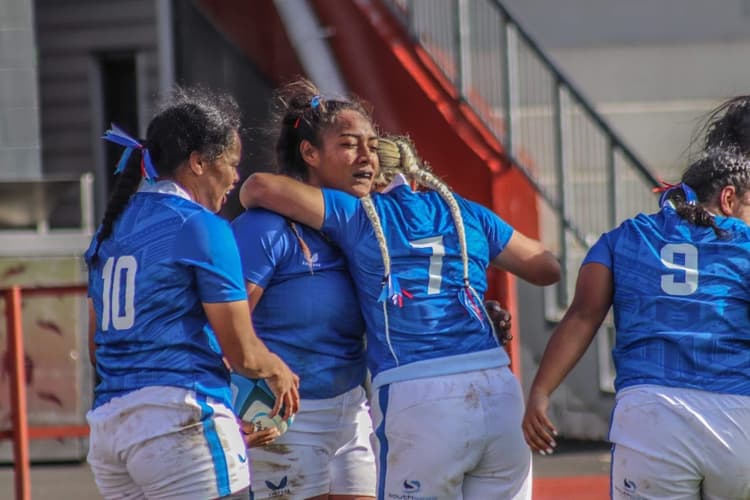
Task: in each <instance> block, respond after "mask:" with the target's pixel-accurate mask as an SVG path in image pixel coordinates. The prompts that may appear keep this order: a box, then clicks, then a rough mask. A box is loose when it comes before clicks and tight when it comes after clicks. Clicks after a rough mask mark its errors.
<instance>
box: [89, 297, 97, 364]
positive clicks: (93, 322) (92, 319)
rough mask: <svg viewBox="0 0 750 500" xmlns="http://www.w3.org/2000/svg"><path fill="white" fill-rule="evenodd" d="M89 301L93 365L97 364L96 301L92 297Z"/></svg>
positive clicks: (90, 349)
mask: <svg viewBox="0 0 750 500" xmlns="http://www.w3.org/2000/svg"><path fill="white" fill-rule="evenodd" d="M88 302H89V362H91V366H96V342H95V341H94V337H95V336H96V310H95V309H94V301H93V300H91V299H90V298H89V299H88Z"/></svg>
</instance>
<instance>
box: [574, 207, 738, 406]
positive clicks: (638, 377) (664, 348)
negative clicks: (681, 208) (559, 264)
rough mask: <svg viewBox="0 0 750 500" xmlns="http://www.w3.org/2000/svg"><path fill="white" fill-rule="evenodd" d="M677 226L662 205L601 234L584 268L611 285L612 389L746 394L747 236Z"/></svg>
mask: <svg viewBox="0 0 750 500" xmlns="http://www.w3.org/2000/svg"><path fill="white" fill-rule="evenodd" d="M715 221H716V224H717V226H718V227H719V228H720V229H722V230H724V231H726V235H725V236H723V237H722V236H718V235H717V234H716V233H715V232H714V230H713V229H712V228H710V227H702V226H696V225H694V224H690V223H688V222H687V221H685V220H683V219H682V218H681V217H680V216H679V215H677V214H676V213H675V211H674V209H673V208H672V207H670V206H665V207H664V208H663V209H662V210H661V211H660V212H658V213H656V214H652V215H644V214H640V215H638V216H637V217H634V218H632V219H628V220H626V221H625V222H623V223H622V224H621V225H620V226H619V227H618V228H616V229H614V230H612V231H610V232H608V233H605V234H603V235H602V236H601V238H600V239H599V241H597V242H596V244H595V245H594V246H593V247H592V248H591V250H589V253H588V255H587V256H586V258H585V259H584V262H583V265H586V264H590V263H598V264H602V265H604V266H607V267H608V268H609V269H610V270H611V272H612V277H613V283H614V296H613V300H612V303H613V309H614V319H615V330H616V332H617V335H616V343H615V348H614V349H613V352H612V356H613V358H614V362H615V367H616V369H617V378H616V379H615V388H616V389H617V390H618V391H619V390H621V389H623V388H625V387H629V386H632V385H639V384H657V385H662V386H669V387H683V388H692V389H698V390H704V391H711V392H717V393H728V394H737V395H750V361H749V358H748V352H750V330H748V328H747V325H748V315H749V314H750V279H748V277H750V227H748V226H747V225H746V224H745V223H744V222H743V221H741V220H739V219H736V218H731V217H721V216H716V218H715Z"/></svg>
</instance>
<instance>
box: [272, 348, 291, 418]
mask: <svg viewBox="0 0 750 500" xmlns="http://www.w3.org/2000/svg"><path fill="white" fill-rule="evenodd" d="M271 356H274V357H275V358H276V364H277V366H276V369H275V370H274V375H271V376H270V377H268V378H267V379H266V383H267V384H268V387H269V388H270V389H271V392H273V395H274V396H276V404H275V405H274V407H273V410H272V411H271V414H270V415H269V417H271V418H273V417H275V416H276V415H278V414H279V411H280V410H281V409H282V408H283V409H284V414H283V415H282V416H281V417H282V418H283V419H284V420H288V419H289V418H290V417H291V416H292V415H294V414H295V413H297V412H298V411H299V377H298V376H297V374H296V373H294V372H293V371H292V370H290V369H289V367H288V366H287V365H286V363H284V362H283V361H282V360H281V358H280V357H278V356H276V355H275V354H271Z"/></svg>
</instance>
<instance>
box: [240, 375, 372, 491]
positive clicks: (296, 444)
mask: <svg viewBox="0 0 750 500" xmlns="http://www.w3.org/2000/svg"><path fill="white" fill-rule="evenodd" d="M371 439H372V421H371V420H370V414H369V408H368V406H367V400H366V397H365V391H364V389H362V387H355V388H354V389H352V390H350V391H348V392H346V393H344V394H342V395H340V396H337V397H335V398H328V399H303V400H301V401H300V411H299V413H297V414H296V415H295V416H294V423H293V424H292V425H291V426H290V427H289V430H288V431H287V432H286V433H285V434H284V435H282V436H281V437H279V438H277V439H276V440H275V441H274V442H273V443H271V444H270V445H268V446H263V447H257V448H250V449H249V450H248V453H249V454H250V460H251V468H252V476H253V484H252V492H253V498H254V500H263V499H268V498H280V497H281V498H285V499H291V500H296V499H304V498H310V497H314V496H317V495H326V494H330V495H357V496H375V457H374V455H373V452H372V443H371Z"/></svg>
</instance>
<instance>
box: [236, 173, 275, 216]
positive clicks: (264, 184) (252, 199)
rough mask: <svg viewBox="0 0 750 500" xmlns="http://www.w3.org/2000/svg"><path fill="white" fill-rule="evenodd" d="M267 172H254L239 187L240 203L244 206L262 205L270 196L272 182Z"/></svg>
mask: <svg viewBox="0 0 750 500" xmlns="http://www.w3.org/2000/svg"><path fill="white" fill-rule="evenodd" d="M270 175H271V174H267V173H262V172H258V173H254V174H252V175H250V177H248V178H247V179H246V180H245V182H244V183H243V184H242V187H241V188H240V203H241V204H242V206H243V207H244V208H253V207H262V206H264V203H266V202H267V200H268V199H269V198H270V197H271V192H272V183H271V182H270Z"/></svg>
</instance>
